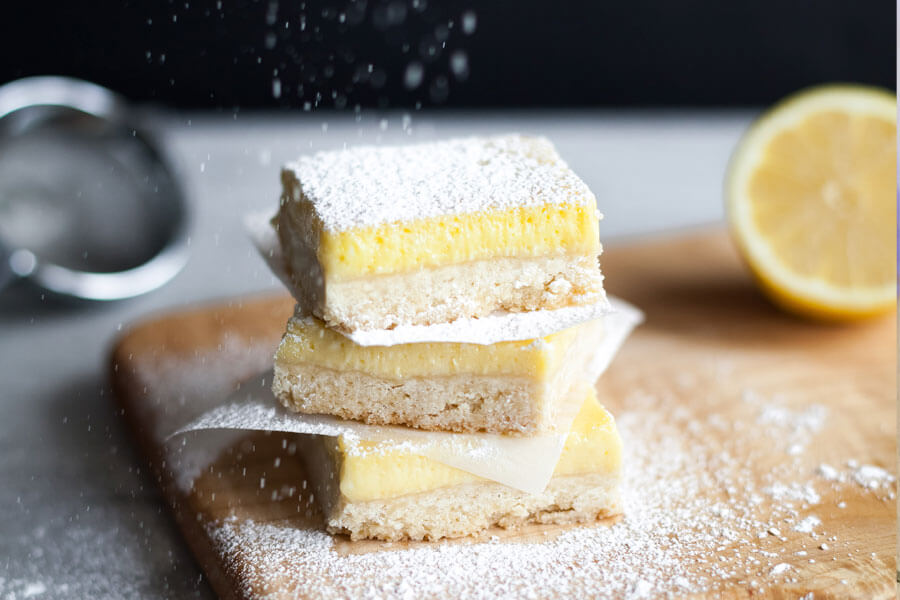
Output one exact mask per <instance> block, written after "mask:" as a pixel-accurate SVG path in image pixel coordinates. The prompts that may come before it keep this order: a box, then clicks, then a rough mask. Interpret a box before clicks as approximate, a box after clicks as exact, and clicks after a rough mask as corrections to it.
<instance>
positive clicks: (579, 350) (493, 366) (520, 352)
mask: <svg viewBox="0 0 900 600" xmlns="http://www.w3.org/2000/svg"><path fill="white" fill-rule="evenodd" d="M603 330H604V327H603V321H602V320H594V321H588V322H586V323H582V324H580V325H576V326H574V327H570V328H568V329H564V330H562V331H559V332H557V333H554V334H551V335H548V336H546V337H543V338H537V339H532V340H525V341H515V342H512V341H511V342H500V343H497V344H489V345H480V344H463V343H453V342H432V343H415V344H398V345H394V346H360V345H357V344H355V343H353V342H352V341H350V340H349V339H347V338H346V337H345V336H343V335H341V334H340V333H337V332H335V331H334V330H332V329H330V328H328V327H326V326H325V324H324V323H323V322H322V321H321V320H319V319H317V318H315V317H312V316H305V317H298V316H295V317H293V318H291V319H290V320H289V321H288V324H287V331H286V332H285V335H284V337H283V338H282V340H281V344H280V346H279V347H278V350H277V352H276V355H275V366H274V373H275V375H274V379H273V385H272V390H273V392H274V394H275V396H276V397H277V398H278V399H279V400H280V401H281V403H282V404H283V405H284V406H285V407H287V408H288V409H290V410H293V411H296V412H302V413H307V414H329V415H335V416H338V417H342V418H344V419H352V420H357V421H363V422H366V423H369V424H373V425H405V426H409V427H417V428H420V429H430V430H442V431H457V432H479V431H484V432H492V433H511V434H525V435H528V434H534V433H538V432H542V431H550V430H553V429H554V425H555V423H556V420H557V416H558V415H559V411H560V410H563V409H564V407H563V406H562V404H563V401H564V398H565V394H566V393H567V392H568V390H569V389H570V388H571V386H572V384H573V383H574V382H575V381H576V380H578V379H587V378H589V376H588V375H586V371H589V368H588V367H589V365H590V364H591V360H592V359H593V358H594V356H595V354H596V351H597V348H598V346H599V345H600V342H601V341H602V340H603ZM575 408H577V407H575ZM572 412H573V411H572V409H571V408H570V409H569V411H568V414H570V415H571V414H572Z"/></svg>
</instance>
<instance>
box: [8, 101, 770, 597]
mask: <svg viewBox="0 0 900 600" xmlns="http://www.w3.org/2000/svg"><path fill="white" fill-rule="evenodd" d="M366 115H367V116H365V117H364V118H363V119H362V120H360V121H357V120H356V119H355V118H354V116H353V115H352V114H349V115H348V114H345V115H338V114H334V115H327V116H322V115H321V114H318V113H317V114H306V113H291V114H282V115H278V116H267V117H264V116H246V115H243V114H238V115H237V116H236V117H235V116H234V115H230V114H227V115H223V116H208V115H190V116H187V115H185V116H171V115H169V116H164V117H159V118H158V119H157V122H156V127H155V128H156V130H157V131H159V133H160V135H161V138H162V140H163V141H164V145H165V147H166V148H167V149H168V151H169V153H170V154H171V156H172V158H173V161H174V163H175V164H176V165H177V168H178V170H179V171H180V173H181V175H182V177H183V180H184V184H185V187H186V190H187V192H188V196H189V198H190V201H191V207H192V220H191V225H190V228H191V234H190V235H191V237H190V245H191V256H190V260H189V262H188V263H187V266H186V267H185V269H184V270H183V271H182V272H181V273H180V274H179V275H178V276H177V277H176V278H175V279H174V280H173V281H172V282H171V283H169V284H168V285H167V286H165V287H163V288H162V289H160V290H157V291H155V292H152V293H150V294H147V295H145V296H143V297H141V298H137V299H133V300H129V301H123V302H117V303H110V304H95V305H80V306H71V305H70V306H62V305H59V304H58V303H56V302H52V301H50V300H48V299H41V298H40V297H39V296H38V295H35V294H33V293H29V291H28V290H24V289H13V290H10V291H7V292H6V293H5V294H4V295H3V296H0V384H2V386H0V600H6V599H10V600H12V599H16V600H18V599H19V598H95V599H102V598H121V597H178V598H181V597H193V596H198V597H209V596H211V595H212V593H211V591H210V589H209V587H208V586H207V584H206V582H205V580H204V578H203V576H202V575H201V573H200V571H199V569H198V567H197V565H196V563H195V562H194V561H193V559H192V558H191V556H190V554H189V553H188V551H187V549H186V548H185V546H184V544H183V543H182V541H181V539H180V536H179V533H178V531H177V530H176V528H175V526H174V523H173V521H172V519H171V518H170V516H169V514H168V513H167V510H166V508H165V506H164V504H163V501H162V499H161V496H160V494H159V493H158V491H157V489H156V488H155V486H154V483H153V481H152V480H151V478H149V477H148V476H147V474H146V469H144V468H143V465H142V463H141V461H140V460H139V458H138V456H137V454H136V452H135V450H134V449H133V447H132V444H131V442H130V440H129V439H128V436H127V434H126V432H125V429H124V427H123V424H122V423H121V422H120V421H119V420H118V418H117V416H116V414H115V413H114V410H113V408H112V400H111V398H110V391H109V388H108V387H107V385H106V377H107V374H106V371H105V368H106V361H107V355H108V352H109V348H110V344H111V342H112V340H113V339H114V338H115V336H116V335H117V334H118V332H119V331H120V330H122V329H123V328H127V327H128V324H129V323H131V322H133V321H135V320H136V319H138V318H140V317H143V316H144V315H147V314H148V313H151V312H158V311H160V310H163V309H166V308H169V307H174V306H178V305H182V304H185V303H191V302H197V301H203V300H208V299H214V298H221V297H226V296H231V295H236V294H244V293H247V292H251V291H259V290H264V289H270V288H275V287H276V286H277V283H276V281H275V280H274V278H273V277H272V276H271V275H270V274H269V273H268V271H267V270H266V268H265V267H264V265H263V263H262V261H261V260H260V259H259V258H258V257H257V256H256V255H255V252H254V250H253V249H252V247H251V245H250V243H249V241H248V239H247V237H246V236H245V234H244V232H243V228H242V224H241V216H242V215H243V214H244V213H246V212H250V211H258V210H267V209H268V210H273V211H274V209H275V207H276V202H277V197H278V192H279V178H278V168H279V165H280V164H282V163H283V162H285V161H287V160H289V159H292V158H294V157H295V156H297V155H298V154H301V153H304V152H308V151H310V150H317V149H325V148H333V147H340V146H341V145H343V144H354V143H360V142H367V143H375V142H381V141H384V142H400V141H403V140H412V139H428V138H433V137H449V136H456V135H466V134H473V133H488V132H504V131H520V132H526V133H540V134H544V135H547V136H548V137H550V138H551V139H552V140H553V141H554V142H556V144H557V146H558V148H559V150H560V152H561V153H562V155H563V156H564V157H565V158H566V159H567V161H568V162H569V164H570V165H571V167H572V168H573V169H574V170H575V171H576V172H577V173H578V174H579V175H580V176H581V177H582V178H583V179H584V180H585V181H586V182H587V183H588V185H589V186H590V187H591V189H592V190H593V191H594V193H595V194H596V196H597V198H598V202H599V204H600V209H601V211H602V212H603V213H604V214H605V220H604V221H603V222H602V223H601V236H602V238H603V240H604V241H605V242H606V243H607V244H610V243H615V242H616V240H621V239H623V238H626V237H635V236H642V235H646V234H650V233H653V232H658V231H664V230H671V229H676V228H687V227H692V226H696V225H700V224H707V223H713V222H717V221H720V220H721V219H722V216H723V213H722V204H723V201H722V194H721V188H722V178H723V174H724V171H725V166H726V163H727V160H728V157H729V154H730V153H731V151H732V149H733V148H734V146H735V143H736V142H737V140H738V138H739V136H740V134H741V132H742V131H743V130H744V129H745V128H746V126H747V125H748V123H749V122H750V119H751V118H752V116H753V115H752V113H750V112H728V113H707V112H705V113H700V112H670V113H658V112H653V113H649V112H648V113H641V112H626V113H618V112H591V111H585V112H546V111H545V112H522V113H508V112H497V113H439V114H432V115H429V114H419V113H417V114H414V115H413V117H412V119H411V120H410V119H409V118H408V117H407V118H404V116H403V115H402V114H401V113H385V114H378V115H376V114H375V113H371V114H369V113H366Z"/></svg>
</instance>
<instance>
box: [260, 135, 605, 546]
mask: <svg viewBox="0 0 900 600" xmlns="http://www.w3.org/2000/svg"><path fill="white" fill-rule="evenodd" d="M282 184H283V193H282V197H281V202H280V208H279V212H278V214H277V215H276V217H275V218H274V219H273V224H274V226H275V230H276V232H277V235H278V239H279V242H280V246H281V251H282V256H283V261H284V266H285V268H286V271H287V274H288V277H289V278H290V283H291V287H292V291H293V294H294V296H295V297H296V300H297V307H296V311H295V314H294V316H293V317H292V318H291V319H290V320H289V322H288V324H287V330H286V332H285V334H284V337H283V339H282V341H281V344H280V346H279V348H278V351H277V354H276V358H275V367H274V380H273V392H274V394H275V396H276V397H277V398H278V400H279V401H280V402H281V403H282V404H283V405H284V406H285V407H286V408H288V409H289V410H291V411H295V412H299V413H306V414H314V415H332V416H334V417H339V418H341V419H345V420H349V421H357V422H361V423H365V424H368V425H378V426H385V425H391V426H401V427H404V428H414V429H417V430H420V431H421V430H424V431H431V432H454V433H456V434H460V433H462V434H475V435H479V436H495V437H497V436H499V438H500V439H502V438H507V437H511V436H514V437H518V438H532V437H536V436H541V435H546V434H547V433H552V432H554V431H557V430H558V428H560V427H564V428H565V429H564V430H563V431H562V432H561V433H562V436H561V437H560V439H561V440H564V443H563V442H560V446H561V452H560V454H559V459H558V462H557V463H556V467H555V470H554V471H553V474H552V478H550V481H549V483H547V484H546V486H544V487H543V488H542V490H541V491H538V492H527V491H522V490H520V489H516V488H513V487H508V486H506V485H504V484H502V483H498V482H496V481H491V480H489V479H485V478H482V477H479V476H477V475H474V474H471V473H469V472H467V471H465V470H462V469H457V468H455V467H452V466H448V465H447V464H443V463H441V462H438V461H435V460H433V459H431V458H428V457H426V456H422V455H420V454H416V453H415V451H414V449H410V447H409V446H408V444H404V443H402V442H399V441H391V440H384V439H381V440H365V439H355V438H350V437H347V436H344V437H325V436H315V435H306V436H301V441H300V443H299V448H300V451H301V454H302V457H303V460H304V462H305V464H306V472H307V476H308V478H309V481H310V483H311V484H312V486H313V490H314V495H315V497H316V499H317V501H318V502H319V503H320V504H321V507H322V510H323V513H324V515H325V519H326V527H327V529H328V530H329V531H331V532H334V533H344V534H348V535H349V536H350V537H351V538H352V539H362V538H376V539H383V540H402V539H412V540H421V539H430V540H433V539H439V538H443V537H458V536H464V535H469V534H473V533H477V532H478V531H480V530H483V529H486V528H489V527H492V526H501V527H514V526H517V525H522V524H525V523H563V522H565V523H574V522H587V521H593V520H595V519H597V518H602V517H606V516H612V515H615V514H618V513H619V512H620V504H619V496H618V482H619V478H620V467H621V441H620V439H619V435H618V432H617V430H616V426H615V422H614V421H613V418H612V416H611V415H610V414H609V413H608V412H607V411H606V410H605V409H604V408H603V406H601V405H600V404H599V403H598V401H597V398H596V394H595V388H594V381H593V380H591V379H590V378H589V375H588V373H589V371H590V369H589V365H590V364H591V361H592V360H593V359H594V355H595V354H596V351H597V348H598V346H599V345H600V344H601V341H602V339H603V336H604V319H603V318H602V317H601V318H593V319H590V320H587V321H584V322H582V323H578V324H576V325H574V326H567V327H560V328H558V329H559V330H557V331H552V332H550V333H548V334H547V335H543V336H542V337H536V338H534V339H521V337H518V338H517V337H515V336H511V337H510V338H508V339H506V340H501V341H496V342H495V343H478V342H477V340H475V341H474V343H473V342H469V343H461V342H458V341H441V340H439V339H438V340H437V341H418V342H407V343H395V344H393V345H386V344H382V345H362V344H360V343H357V342H356V341H354V334H356V333H360V332H379V331H380V332H382V333H386V334H388V338H389V337H390V336H389V334H390V332H395V331H404V330H416V328H419V329H420V330H421V328H428V327H432V326H436V325H448V326H452V325H453V324H455V323H465V324H468V325H471V324H473V323H476V324H477V322H478V320H479V319H483V318H486V317H489V316H492V315H493V316H496V315H498V314H500V315H511V314H512V315H515V314H519V315H521V314H522V313H533V315H534V317H535V318H539V317H540V318H543V319H545V320H546V318H549V317H552V315H554V314H557V313H559V311H560V309H567V308H572V307H584V306H600V305H606V306H607V307H608V304H606V302H607V301H606V296H605V293H604V291H603V277H602V275H601V273H600V269H599V263H598V257H599V255H600V252H601V247H600V243H599V239H598V219H599V218H600V214H599V213H598V211H597V207H596V200H595V198H594V195H593V194H592V193H591V192H590V190H588V188H587V186H586V185H585V184H584V182H582V181H581V180H580V179H579V178H578V177H577V176H576V175H575V174H574V173H573V172H572V171H571V169H569V167H568V166H567V165H566V164H565V162H563V160H562V159H561V158H560V156H559V154H558V153H557V151H556V149H555V148H554V147H553V145H552V144H551V143H550V142H549V141H548V140H546V139H543V138H534V137H526V136H520V135H507V136H498V137H487V138H466V139H455V140H448V141H441V142H435V143H428V144H418V145H408V146H399V147H358V148H349V149H345V150H340V151H334V152H320V153H317V154H314V155H311V156H307V157H302V158H300V159H299V160H298V161H296V162H294V163H290V164H288V165H286V166H285V167H284V169H283V171H282ZM528 316H531V315H528ZM468 325H467V326H468ZM566 415H568V417H567V416H566ZM557 433H559V432H558V431H557ZM429 435H430V434H429ZM442 435H445V436H446V435H447V434H446V433H443V434H442ZM548 473H549V471H548Z"/></svg>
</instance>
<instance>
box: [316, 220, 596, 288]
mask: <svg viewBox="0 0 900 600" xmlns="http://www.w3.org/2000/svg"><path fill="white" fill-rule="evenodd" d="M599 253H600V242H599V235H598V215H597V211H596V209H595V208H594V206H593V204H591V205H590V206H587V205H583V204H564V205H539V206H528V207H521V208H515V209H512V210H507V211H497V212H483V213H476V214H467V215H450V216H443V217H436V218H431V219H423V220H419V221H414V222H409V223H391V224H387V225H379V226H375V227H363V228H356V229H351V230H349V231H341V232H335V233H332V232H327V231H325V232H322V234H321V237H320V242H319V248H318V251H317V258H318V260H319V264H321V265H322V270H323V271H324V273H325V276H326V277H328V278H330V279H332V280H337V281H340V280H345V279H353V278H356V277H364V276H369V275H383V274H388V273H402V272H406V271H412V270H416V269H421V268H433V267H441V266H444V265H449V264H457V263H464V262H469V261H475V260H485V259H490V258H497V257H506V258H509V257H522V258H531V257H536V256H547V255H553V256H564V255H597V254H599Z"/></svg>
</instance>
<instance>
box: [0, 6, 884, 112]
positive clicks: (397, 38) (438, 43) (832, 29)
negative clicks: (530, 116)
mask: <svg viewBox="0 0 900 600" xmlns="http://www.w3.org/2000/svg"><path fill="white" fill-rule="evenodd" d="M11 7H12V8H11ZM895 10H896V9H895V5H894V2H893V1H892V0H860V1H857V0H817V1H812V0H809V1H800V0H680V1H679V0H633V1H618V2H613V1H604V0H593V1H572V2H566V1H557V2H551V1H543V2H542V1H538V0H519V1H512V0H508V1H506V0H505V1H491V0H480V1H477V0H469V1H467V2H458V1H445V2H438V1H437V0H392V1H388V2H385V1H383V0H368V1H367V2H364V1H356V2H348V1H346V0H338V1H336V2H315V1H312V2H301V1H299V0H290V1H288V0H281V1H280V2H275V1H269V0H261V1H249V0H241V1H234V0H222V2H219V3H217V2H216V1H215V0H212V1H202V2H196V1H190V2H185V1H184V0H176V1H172V2H166V1H161V2H143V3H141V2H105V1H100V2H91V1H88V2H71V1H69V2H48V1H41V0H37V1H33V2H11V3H9V4H7V6H6V10H5V11H4V17H3V18H2V19H0V56H2V57H3V58H2V61H0V81H8V80H12V79H15V78H18V77H22V76H25V75H35V74H65V75H73V76H77V77H82V78H86V79H89V80H92V81H96V82H98V83H101V84H103V85H107V86H109V87H112V88H114V89H116V90H118V91H120V92H122V93H124V94H126V95H127V96H129V97H131V98H132V99H136V100H137V99H140V100H151V99H152V100H156V101H159V102H163V103H165V104H170V105H173V106H178V107H186V108H201V107H215V108H219V109H222V110H232V109H234V108H235V107H240V108H242V109H243V108H273V107H285V108H303V107H304V105H306V107H307V108H310V109H312V108H315V107H317V106H319V107H327V108H334V107H337V108H344V109H352V108H354V107H356V106H361V107H370V106H380V107H394V108H398V107H415V106H417V104H418V105H423V106H431V105H441V106H452V107H472V106H521V107H530V106H740V105H757V104H768V103H771V102H773V101H774V100H776V99H778V98H779V97H781V96H783V95H785V94H787V93H789V92H791V91H794V90H796V89H798V88H801V87H804V86H807V85H810V84H814V83H819V82H828V81H855V82H863V83H870V84H878V85H882V86H885V87H890V88H893V87H895V82H894V78H895V54H896V32H895V23H896V17H895ZM473 25H474V27H473ZM418 75H421V77H418ZM307 103H308V104H307Z"/></svg>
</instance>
